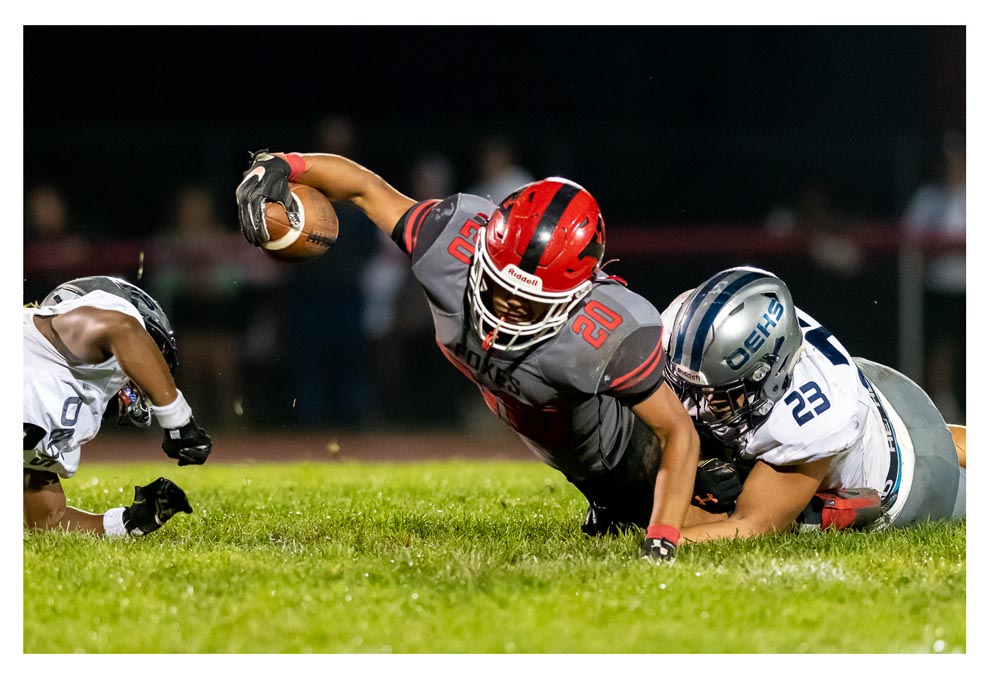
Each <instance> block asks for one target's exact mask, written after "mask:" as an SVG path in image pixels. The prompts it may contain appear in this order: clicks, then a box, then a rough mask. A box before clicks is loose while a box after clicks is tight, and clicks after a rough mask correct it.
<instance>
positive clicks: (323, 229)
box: [261, 184, 339, 262]
mask: <svg viewBox="0 0 990 679" xmlns="http://www.w3.org/2000/svg"><path fill="white" fill-rule="evenodd" d="M289 189H290V190H291V191H292V198H293V200H294V201H295V211H296V212H298V213H299V218H300V222H299V224H293V223H292V222H290V221H289V218H288V215H287V214H286V213H285V208H283V207H282V206H281V205H280V204H279V203H268V204H266V205H265V225H266V226H267V227H268V236H269V240H268V242H267V243H262V244H261V247H262V248H264V250H265V253H266V254H268V256H269V257H272V258H273V259H277V260H279V261H280V262H305V261H308V260H311V259H315V258H317V257H319V256H320V255H322V254H324V253H326V252H327V250H329V249H330V247H331V246H332V245H333V244H334V242H336V240H337V231H338V228H339V227H338V223H337V213H336V212H335V211H334V209H333V204H332V203H331V202H330V201H329V200H328V199H327V197H326V196H324V195H323V194H322V193H320V192H319V191H318V190H316V189H314V188H313V187H312V186H306V185H305V184H289Z"/></svg>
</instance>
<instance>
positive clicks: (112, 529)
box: [103, 507, 127, 536]
mask: <svg viewBox="0 0 990 679" xmlns="http://www.w3.org/2000/svg"><path fill="white" fill-rule="evenodd" d="M103 532H104V533H105V534H106V535H115V536H124V535H127V529H126V528H124V508H123V507H114V508H113V509H108V510H107V511H106V513H105V514H104V515H103Z"/></svg>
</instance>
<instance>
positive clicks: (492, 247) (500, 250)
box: [468, 177, 605, 350]
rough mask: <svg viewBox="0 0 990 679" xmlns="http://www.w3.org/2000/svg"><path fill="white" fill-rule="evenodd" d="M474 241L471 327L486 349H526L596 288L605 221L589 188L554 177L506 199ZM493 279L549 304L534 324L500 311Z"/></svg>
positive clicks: (557, 325) (513, 291) (511, 290)
mask: <svg viewBox="0 0 990 679" xmlns="http://www.w3.org/2000/svg"><path fill="white" fill-rule="evenodd" d="M477 243H478V246H477V248H476V249H475V255H474V261H473V262H472V265H471V274H470V278H469V295H468V306H469V310H470V312H471V326H472V328H473V329H474V330H475V331H476V332H477V333H478V335H479V336H480V337H482V338H484V342H485V348H486V349H487V348H489V347H493V348H495V349H502V350H505V349H524V348H526V347H530V346H533V345H534V344H536V343H537V342H541V341H543V340H545V339H549V338H550V337H552V336H553V335H554V334H555V333H556V332H557V331H559V330H560V328H561V327H563V325H564V323H565V322H566V321H567V315H568V313H570V311H571V309H573V308H574V306H575V305H576V304H577V303H578V302H579V301H580V300H581V298H582V297H584V296H585V295H587V294H588V293H589V292H590V291H591V281H592V279H593V278H594V276H595V273H596V272H597V271H598V268H599V267H600V266H601V262H602V256H603V255H604V253H605V222H604V221H603V220H602V213H601V210H600V209H599V208H598V203H597V202H596V201H595V199H594V198H593V197H592V195H591V194H590V193H588V191H587V190H585V189H584V188H582V187H580V186H578V185H577V184H575V183H574V182H572V181H569V180H567V179H562V178H560V177H550V178H547V179H541V180H540V181H536V182H533V183H531V184H527V185H525V186H523V187H522V188H520V189H518V190H516V191H515V192H514V193H512V194H511V195H510V196H509V197H508V198H506V199H505V200H503V201H502V204H501V205H499V206H498V208H497V209H496V210H495V214H493V215H492V218H491V219H490V220H488V223H487V224H486V225H485V226H484V227H482V228H481V229H480V230H479V234H478V241H477ZM491 284H495V285H499V286H501V287H502V288H504V289H505V290H506V291H508V292H509V293H511V294H513V295H518V296H519V297H523V298H525V299H529V300H532V301H535V302H539V303H541V304H546V305H548V309H547V311H546V313H545V314H544V315H543V316H542V317H541V318H539V319H537V320H535V321H533V322H531V323H512V322H509V321H507V320H505V319H504V318H499V317H498V316H497V315H496V314H495V313H494V311H493V310H492V308H491V307H490V306H489V304H488V303H487V302H486V297H488V298H490V295H487V296H486V295H485V294H484V293H486V292H488V291H489V290H490V289H491V288H490V285H491Z"/></svg>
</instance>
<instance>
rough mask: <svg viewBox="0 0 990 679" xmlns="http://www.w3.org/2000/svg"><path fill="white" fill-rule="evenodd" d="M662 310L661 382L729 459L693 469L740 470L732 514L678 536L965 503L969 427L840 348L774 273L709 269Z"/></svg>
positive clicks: (869, 517)
mask: <svg viewBox="0 0 990 679" xmlns="http://www.w3.org/2000/svg"><path fill="white" fill-rule="evenodd" d="M663 320H664V326H665V328H667V329H669V334H668V335H667V339H666V344H667V346H666V361H665V363H666V365H665V372H666V374H667V380H668V383H669V384H671V385H672V386H673V388H674V390H675V391H676V392H677V393H678V395H679V396H680V398H681V399H682V400H683V403H684V405H685V406H686V407H687V409H688V411H689V412H690V414H691V416H692V418H693V419H694V421H695V422H696V424H697V425H698V427H699V429H700V431H701V434H702V439H703V441H704V442H705V445H704V446H703V447H704V448H705V450H706V454H707V451H708V450H709V446H708V443H709V442H711V443H713V444H715V448H716V449H717V450H718V451H719V452H720V453H721V456H722V457H723V459H725V460H727V461H728V464H723V463H721V462H719V461H718V459H715V458H713V459H712V460H711V461H710V462H708V463H703V464H702V467H701V468H700V470H699V477H701V476H704V475H708V476H710V477H711V478H716V479H720V480H721V481H722V482H724V483H728V485H729V487H731V485H732V484H731V478H730V477H729V476H728V475H729V474H731V473H732V472H733V468H734V467H735V468H739V469H741V470H742V471H747V470H748V475H747V476H746V477H745V482H744V483H743V485H742V492H741V494H740V495H739V496H738V501H737V502H736V504H735V509H734V511H733V512H732V513H731V516H729V515H725V514H722V515H721V516H720V517H718V518H717V519H716V520H715V521H713V522H710V523H703V524H701V525H695V526H692V527H690V528H687V529H685V530H684V532H683V537H684V538H685V539H687V540H690V541H693V542H697V541H703V540H711V539H716V538H732V537H749V536H753V535H761V534H765V533H776V532H780V531H783V530H786V529H789V528H792V527H794V526H798V527H803V526H808V527H811V526H814V527H829V526H833V527H835V528H848V527H853V528H865V529H870V530H875V529H881V528H885V527H887V526H906V525H909V524H912V523H916V522H920V521H925V520H928V519H948V518H957V517H964V516H965V515H966V471H965V466H966V461H965V454H966V453H965V449H966V429H965V427H957V426H952V425H946V423H945V421H944V420H943V419H942V416H941V415H940V414H939V412H938V410H936V408H935V406H934V404H933V403H932V401H931V399H929V398H928V396H927V395H926V394H925V393H924V392H923V391H922V390H921V389H920V388H919V387H918V386H917V385H915V384H914V383H913V382H912V381H911V380H909V379H908V378H907V377H905V376H904V375H901V374H900V373H898V372H897V371H895V370H892V369H891V368H888V367H886V366H883V365H880V364H878V363H873V362H872V361H868V360H865V359H862V358H853V357H852V356H850V355H849V352H848V351H846V349H845V348H844V347H843V346H842V344H841V343H839V341H838V340H837V339H836V338H835V337H833V336H832V334H831V333H829V331H828V330H826V329H825V328H824V327H822V326H821V324H819V323H818V322H817V321H816V320H815V319H813V318H812V317H811V316H809V315H808V314H806V313H805V312H804V311H802V310H801V309H799V308H797V307H795V306H794V303H793V302H792V300H791V294H790V291H789V290H788V288H787V286H786V285H785V284H784V282H783V281H782V280H780V279H779V278H778V277H776V276H775V275H773V274H772V273H769V272H767V271H763V270H760V269H755V268H750V267H739V268H734V269H728V270H725V271H722V272H720V273H717V274H715V275H714V276H712V277H711V278H709V279H708V280H707V281H705V282H704V283H702V284H701V285H699V286H698V287H697V288H694V289H693V290H689V291H687V292H684V293H682V294H681V295H680V296H679V297H678V298H677V299H675V300H674V302H673V303H671V305H670V306H669V307H667V309H666V310H665V311H664V312H663ZM736 483H738V481H736ZM699 484H700V481H699ZM714 485H718V484H717V483H716V484H713V487H714ZM712 497H715V498H718V491H715V492H713V493H712V495H710V496H706V498H707V499H709V500H710V499H711V498H712ZM698 499H702V498H698ZM733 499H734V498H732V497H731V493H730V496H729V497H723V498H721V501H722V504H721V506H723V507H724V506H725V504H726V501H729V503H730V504H731V501H732V500H733ZM714 506H715V507H718V506H719V505H714ZM710 507H711V505H710ZM796 522H797V523H796Z"/></svg>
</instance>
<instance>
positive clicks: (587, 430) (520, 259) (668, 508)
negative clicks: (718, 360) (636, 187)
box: [236, 151, 699, 561]
mask: <svg viewBox="0 0 990 679" xmlns="http://www.w3.org/2000/svg"><path fill="white" fill-rule="evenodd" d="M289 181H293V182H300V183H303V184H308V185H310V186H313V187H315V188H317V189H319V190H320V191H322V192H323V193H324V194H326V196H327V197H328V198H329V199H330V200H331V201H334V202H345V203H350V204H352V205H355V206H357V207H358V208H360V209H361V210H363V211H364V212H365V213H366V214H367V215H368V217H369V218H370V219H371V220H372V221H373V222H374V223H375V224H376V225H377V226H378V227H379V228H380V229H381V230H382V231H383V232H384V233H386V234H387V235H388V236H390V237H391V238H392V240H393V241H394V242H395V243H396V244H397V245H398V246H399V248H400V249H401V250H402V251H403V252H404V253H406V255H408V256H409V258H410V261H411V264H412V272H413V275H414V277H415V278H416V280H417V282H418V283H419V284H420V285H421V286H422V288H423V290H424V292H425V293H426V296H427V299H428V300H429V303H430V308H431V311H432V314H433V320H434V325H435V328H436V333H437V338H436V339H437V344H438V345H439V347H440V350H441V351H442V352H443V354H444V355H445V356H446V357H447V359H448V360H449V361H450V362H451V363H453V364H454V366H455V367H457V368H458V370H460V371H461V372H462V373H463V374H464V375H465V376H466V377H468V379H470V380H471V381H472V382H474V383H475V384H476V385H477V387H478V389H479V391H480V392H481V395H482V397H483V398H484V400H485V403H486V404H487V405H488V407H489V408H490V409H491V410H492V412H493V413H495V414H496V415H497V416H498V417H499V418H500V419H501V420H502V421H503V422H504V423H505V424H507V425H508V426H509V427H511V428H512V429H513V430H514V431H515V432H516V433H517V434H518V435H519V436H520V438H521V439H522V441H523V442H524V443H525V444H526V446H527V447H528V448H529V449H530V450H532V451H533V453H535V454H536V455H537V456H538V457H539V458H540V459H541V460H543V461H544V462H545V463H546V464H548V465H550V466H551V467H553V468H554V469H557V470H558V471H560V472H561V473H562V474H564V475H565V477H566V478H567V479H568V481H570V482H571V483H572V484H574V485H575V486H576V487H577V488H578V489H579V490H580V491H581V492H582V493H583V494H584V495H585V497H586V498H587V499H588V502H589V508H588V512H587V515H586V517H585V521H584V524H583V526H582V530H583V531H584V532H585V533H588V534H591V535H598V534H604V533H613V532H615V531H616V530H618V529H622V528H633V527H637V526H638V527H639V528H645V529H646V537H645V540H644V542H643V549H642V552H643V555H644V556H646V557H648V558H651V559H654V560H656V561H670V560H672V559H673V558H674V554H675V550H676V545H677V542H678V539H679V536H680V529H681V528H682V527H683V526H684V525H685V520H686V517H687V514H688V509H689V503H690V501H691V496H692V490H693V488H694V480H695V470H696V466H697V464H698V456H699V440H698V435H697V433H696V432H695V429H694V426H693V425H692V423H691V419H690V417H689V416H688V414H687V412H686V410H685V409H684V408H683V406H682V405H681V403H680V401H679V400H678V399H677V397H676V395H675V394H674V392H673V391H672V390H671V389H670V387H669V386H667V384H665V382H664V375H663V360H662V356H663V349H662V344H661V341H662V335H663V332H662V324H661V320H660V313H659V312H658V311H657V310H656V308H654V306H653V305H652V304H650V303H649V302H648V301H646V300H645V299H644V298H643V297H641V296H639V295H637V294H636V293H634V292H632V291H631V290H629V289H628V288H626V287H625V285H624V284H623V283H622V282H620V281H619V280H618V279H617V278H615V277H613V276H607V275H605V274H603V273H602V271H601V267H602V257H603V255H604V251H605V225H604V221H603V219H602V214H601V211H600V209H599V207H598V204H597V202H596V201H595V199H594V198H593V197H592V195H591V194H590V193H589V192H588V191H587V190H585V189H584V188H582V187H581V186H578V185H577V184H575V183H574V182H572V181H569V180H567V179H562V178H559V177H550V178H547V179H542V180H540V181H536V182H533V183H530V184H527V185H525V186H523V187H520V188H519V189H517V190H516V191H514V192H513V193H512V194H511V195H509V196H508V197H506V198H505V199H504V200H502V201H501V203H500V204H498V205H495V204H493V203H492V202H491V201H489V200H487V199H486V198H483V197H481V196H474V195H470V194H457V195H454V196H450V197H447V198H443V199H440V198H435V199H430V200H424V201H419V202H417V201H414V200H412V199H411V198H408V197H406V196H404V195H403V194H401V193H400V192H398V191H396V190H395V189H394V188H392V187H391V186H390V185H389V184H388V183H386V182H385V181H384V180H383V179H382V178H381V177H379V176H378V175H376V174H374V173H373V172H371V171H369V170H367V169H366V168H364V167H362V166H360V165H358V164H357V163H354V162H353V161H351V160H348V159H347V158H344V157H342V156H338V155H330V154H318V153H309V154H298V153H288V154H285V153H278V154H271V153H268V152H267V151H261V152H258V153H256V154H254V156H253V163H252V164H251V166H250V168H249V169H248V171H247V172H246V173H245V175H244V179H243V180H242V182H241V183H240V185H239V186H238V187H237V191H236V196H237V203H238V209H239V218H240V223H241V229H242V232H243V234H244V237H245V238H246V239H247V241H248V242H249V243H251V244H252V245H255V246H258V245H260V244H261V243H263V242H265V241H267V240H268V238H269V235H268V231H267V228H266V226H265V221H264V204H265V202H266V201H276V202H279V203H282V204H283V205H287V206H291V200H289V188H288V183H289Z"/></svg>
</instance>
